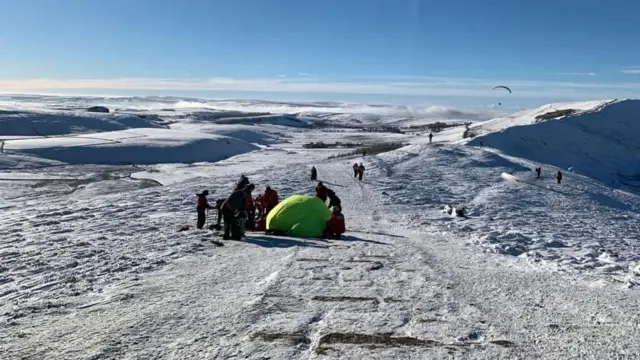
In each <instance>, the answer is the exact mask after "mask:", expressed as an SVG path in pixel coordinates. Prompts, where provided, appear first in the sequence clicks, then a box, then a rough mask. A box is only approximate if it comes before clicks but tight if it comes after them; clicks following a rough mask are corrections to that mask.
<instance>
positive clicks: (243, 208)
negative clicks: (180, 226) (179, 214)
mask: <svg viewBox="0 0 640 360" xmlns="http://www.w3.org/2000/svg"><path fill="white" fill-rule="evenodd" d="M254 190H255V185H254V184H252V183H250V182H249V179H248V178H247V177H246V176H244V175H242V176H241V177H240V180H239V181H238V182H237V183H236V186H235V187H234V190H233V192H232V193H231V194H230V195H229V196H228V197H227V198H225V199H218V200H216V203H215V205H211V204H209V201H208V200H207V196H208V195H209V191H208V190H204V191H203V192H202V193H199V194H196V212H197V214H198V220H197V224H196V227H197V228H198V229H202V228H203V227H204V224H205V222H206V220H207V210H209V209H215V210H217V212H218V220H217V222H216V224H214V225H211V226H210V228H211V229H218V230H220V229H222V226H221V221H224V234H223V237H222V238H223V239H224V240H240V239H242V236H243V235H244V233H245V230H257V231H261V230H266V218H267V214H269V212H270V211H271V210H272V209H273V208H274V207H276V206H277V205H278V204H279V203H280V200H279V197H278V192H277V191H276V190H274V189H272V188H271V187H270V186H267V187H266V189H265V191H264V193H262V194H260V195H258V196H257V197H256V198H255V199H254V198H253V196H252V192H253V191H254ZM316 196H317V197H319V198H320V199H322V201H323V202H326V201H327V199H328V200H329V205H328V207H329V208H330V209H331V217H330V219H329V221H328V222H327V226H326V229H325V234H324V236H325V238H333V239H339V238H340V237H341V235H342V234H343V233H344V232H345V222H344V216H343V215H342V208H341V201H340V198H338V196H336V194H335V192H334V191H333V190H331V189H329V188H327V187H325V186H324V184H323V183H322V182H319V183H318V186H316Z"/></svg>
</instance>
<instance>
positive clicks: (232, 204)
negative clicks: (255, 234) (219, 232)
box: [222, 184, 255, 240]
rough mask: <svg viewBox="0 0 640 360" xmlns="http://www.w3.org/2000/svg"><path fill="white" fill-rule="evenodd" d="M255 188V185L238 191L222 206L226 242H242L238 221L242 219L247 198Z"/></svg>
mask: <svg viewBox="0 0 640 360" xmlns="http://www.w3.org/2000/svg"><path fill="white" fill-rule="evenodd" d="M254 188H255V186H254V185H253V184H249V185H247V186H245V187H244V188H243V189H240V190H236V191H234V192H233V193H231V195H229V197H228V198H227V199H226V200H225V201H224V203H223V204H222V216H223V217H224V235H223V237H222V238H223V239H224V240H229V239H233V240H240V239H241V238H242V229H241V227H240V224H239V222H238V219H239V218H241V217H242V214H241V213H242V212H244V210H245V209H244V207H245V205H246V198H247V196H250V194H251V191H252V190H253V189H254Z"/></svg>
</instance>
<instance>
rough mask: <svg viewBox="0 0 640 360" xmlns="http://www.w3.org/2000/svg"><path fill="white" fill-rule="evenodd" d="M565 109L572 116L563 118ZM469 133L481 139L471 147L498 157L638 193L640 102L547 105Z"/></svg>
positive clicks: (472, 141) (487, 123)
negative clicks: (491, 151)
mask: <svg viewBox="0 0 640 360" xmlns="http://www.w3.org/2000/svg"><path fill="white" fill-rule="evenodd" d="M567 109H573V110H575V112H574V113H573V114H568V115H562V110H565V111H566V110H567ZM545 114H548V116H547V117H546V118H541V117H540V116H544V115H545ZM555 114H557V115H559V116H558V117H555V118H553V116H554V115H555ZM472 131H473V132H477V133H479V134H481V135H480V136H477V137H475V138H474V139H473V140H471V141H470V142H469V144H470V145H476V146H479V145H480V142H482V144H483V146H485V147H490V148H495V149H498V150H500V151H501V152H502V153H503V154H507V155H511V156H515V157H519V158H524V159H529V160H532V161H535V162H538V163H540V164H549V165H553V166H556V167H558V168H560V169H564V170H567V169H569V168H572V169H571V170H572V171H574V172H575V173H578V174H582V175H585V176H589V177H591V178H593V179H596V180H599V181H601V182H603V183H605V184H607V185H613V186H614V187H622V188H625V187H628V188H633V189H635V190H640V186H639V185H640V100H622V101H609V102H586V103H568V104H558V105H548V106H545V107H541V108H538V109H535V110H533V111H527V112H521V113H518V114H515V115H513V116H509V117H506V118H499V119H495V120H491V121H488V122H485V123H480V124H477V125H476V126H474V127H472ZM542 167H543V172H544V171H545V167H544V166H542ZM554 173H555V172H554V171H553V172H552V171H551V170H549V171H547V172H546V176H554Z"/></svg>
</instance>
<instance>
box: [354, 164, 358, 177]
mask: <svg viewBox="0 0 640 360" xmlns="http://www.w3.org/2000/svg"><path fill="white" fill-rule="evenodd" d="M353 177H354V178H357V177H358V163H353Z"/></svg>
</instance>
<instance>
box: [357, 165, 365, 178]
mask: <svg viewBox="0 0 640 360" xmlns="http://www.w3.org/2000/svg"><path fill="white" fill-rule="evenodd" d="M362 175H364V165H362V163H360V166H358V180H360V181H362Z"/></svg>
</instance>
